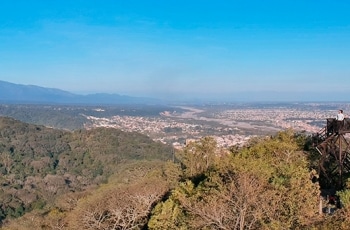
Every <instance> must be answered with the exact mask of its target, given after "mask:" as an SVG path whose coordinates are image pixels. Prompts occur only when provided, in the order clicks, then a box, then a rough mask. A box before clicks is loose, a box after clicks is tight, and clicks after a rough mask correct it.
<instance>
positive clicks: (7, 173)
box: [0, 117, 172, 221]
mask: <svg viewBox="0 0 350 230" xmlns="http://www.w3.org/2000/svg"><path fill="white" fill-rule="evenodd" d="M171 156H172V149H171V148H170V147H169V146H165V145H163V144H160V143H155V142H153V141H152V140H151V139H149V138H148V137H146V136H144V135H141V134H138V133H126V132H122V131H120V130H116V129H107V128H99V129H94V130H78V131H75V132H67V131H62V130H56V129H50V128H45V127H44V126H38V125H30V124H26V123H22V122H19V121H17V120H14V119H12V118H4V117H1V118H0V174H1V177H0V183H1V188H0V201H1V202H0V220H1V221H3V220H5V219H9V218H16V217H19V216H21V215H23V214H24V213H26V212H28V211H31V210H35V209H42V208H44V207H46V206H48V205H49V206H50V205H51V204H52V203H53V202H54V200H55V199H56V197H57V196H59V195H62V194H65V193H67V192H81V191H85V190H86V189H87V188H90V187H93V186H97V185H99V184H101V183H104V182H107V179H108V177H109V176H110V175H112V174H114V173H115V172H116V171H117V170H119V168H120V167H124V165H125V164H127V163H130V162H133V161H137V160H167V159H170V158H171Z"/></svg>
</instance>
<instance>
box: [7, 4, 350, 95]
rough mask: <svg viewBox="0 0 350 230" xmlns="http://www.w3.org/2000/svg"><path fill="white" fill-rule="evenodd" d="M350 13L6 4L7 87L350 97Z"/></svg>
mask: <svg viewBox="0 0 350 230" xmlns="http://www.w3.org/2000/svg"><path fill="white" fill-rule="evenodd" d="M349 12H350V2H348V1H322V0H318V1H316V0H315V1H313V0H308V1H305V0H302V1H301V0H293V1H292V0H290V1H281V0H280V1H243V0H242V1H226V0H225V1H223V0H216V1H208V0H201V1H183V0H177V1H172V0H169V1H160V0H159V1H154V0H147V1H133V0H128V1H125V0H123V1H122V0H120V1H119V0H114V1H112V0H99V1H98V0H96V1H93V0H74V1H71V0H70V1H68V0H42V1H40V0H31V1H29V0H16V1H11V0H0V80H3V81H9V82H13V83H18V84H31V85H39V86H43V87H50V88H59V89H63V90H67V91H70V92H73V93H79V94H87V93H97V92H105V93H118V94H124V95H131V96H151V97H163V98H168V97H170V98H200V97H204V98H230V97H231V96H232V95H237V94H246V93H247V92H250V93H252V94H254V93H255V92H259V93H260V94H259V93H257V94H256V95H257V97H258V98H257V99H259V96H258V95H263V94H264V93H265V92H266V95H268V93H267V92H272V91H273V92H277V93H281V95H284V94H283V93H286V94H285V95H288V96H285V98H286V99H290V100H293V99H298V96H299V97H300V95H303V97H309V98H310V100H311V99H316V98H317V96H318V95H320V94H323V95H324V94H329V95H333V98H334V95H337V94H339V95H342V96H343V95H350V87H349V86H350V77H349V75H350V13H349ZM338 99H339V100H341V99H342V98H338Z"/></svg>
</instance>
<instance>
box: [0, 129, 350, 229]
mask: <svg viewBox="0 0 350 230" xmlns="http://www.w3.org/2000/svg"><path fill="white" fill-rule="evenodd" d="M3 127H4V126H3ZM3 127H2V128H3ZM5 130H6V129H5ZM19 133H21V132H19ZM23 133H25V132H23ZM39 133H40V132H39ZM42 135H43V134H42ZM55 135H58V136H56V139H57V140H58V141H56V142H55V143H61V144H59V145H56V147H55V148H56V149H61V152H60V154H57V157H53V159H58V163H56V166H55V167H53V168H52V169H51V170H55V171H50V170H49V169H46V168H44V169H45V170H48V171H43V170H34V169H33V170H32V171H30V170H29V172H31V173H33V175H31V176H28V175H26V174H24V176H23V174H20V175H22V177H23V178H22V179H24V181H25V183H24V185H26V183H28V180H31V181H35V180H34V179H33V178H36V177H38V178H41V180H42V182H41V183H46V184H45V186H46V187H45V188H46V190H44V188H43V189H42V191H46V192H47V194H46V196H45V195H42V196H41V198H40V199H38V200H42V201H44V203H43V204H40V203H38V202H34V201H35V198H33V201H32V203H31V202H30V201H29V198H28V201H27V203H28V204H31V205H32V206H33V208H32V209H31V211H30V210H29V211H30V212H26V211H27V210H21V209H18V210H15V212H14V213H20V215H23V216H21V217H19V218H16V219H12V220H9V219H6V220H7V223H6V224H5V225H4V226H3V229H8V230H15V229H24V230H25V229H62V230H63V229H67V230H68V229H69V230H70V229H348V228H347V227H348V226H349V224H350V223H349V222H350V221H349V220H350V218H349V217H350V195H349V194H350V192H349V191H350V190H347V189H345V190H344V191H341V192H339V194H338V195H339V196H340V198H341V200H342V204H343V207H342V209H340V210H337V211H336V212H335V213H334V214H333V215H325V214H320V213H319V194H320V188H319V185H318V183H317V182H312V180H311V177H312V175H313V174H314V172H313V170H312V168H311V167H312V165H313V164H311V163H313V162H309V159H310V158H309V153H308V152H305V148H304V145H305V143H306V142H307V140H306V137H305V136H302V135H297V134H296V133H294V132H293V131H292V130H286V131H283V132H280V133H277V134H276V135H275V136H273V137H266V138H263V139H254V140H252V141H251V142H250V143H248V145H247V146H245V147H243V148H232V149H231V150H227V149H220V148H218V147H217V146H216V142H215V140H214V139H213V138H211V137H205V138H203V139H201V140H199V141H197V142H193V143H190V144H189V145H188V146H186V147H185V148H184V149H183V150H181V151H178V152H177V153H176V162H170V161H165V160H166V158H163V159H164V160H163V161H160V160H159V159H157V160H156V158H162V157H164V153H163V152H164V150H166V148H165V149H162V148H163V147H160V146H158V147H155V146H157V144H155V143H154V144H146V141H145V139H143V138H146V137H144V136H142V137H141V136H138V135H137V134H128V135H131V136H132V137H133V140H130V139H128V138H125V136H123V135H124V134H123V135H122V134H120V133H119V132H118V131H112V130H109V129H99V130H98V132H97V131H95V132H94V131H79V132H73V133H69V134H66V133H64V132H63V133H60V134H57V133H55ZM15 136H16V135H15ZM34 137H35V138H38V137H37V136H35V135H34ZM63 137H64V138H65V139H64V138H63ZM28 138H29V137H28ZM31 138H33V137H31ZM62 138H63V139H62ZM11 139H13V137H12V136H11ZM23 140H24V139H23ZM23 140H22V139H21V140H18V138H17V141H18V143H22V142H21V141H23ZM7 141H8V142H10V143H14V141H13V140H11V141H9V140H7ZM8 142H6V141H3V143H8ZM93 143H95V144H93ZM97 143H103V144H100V145H98V144H97ZM122 143H123V144H122ZM125 143H127V144H125ZM124 144H125V145H124ZM66 145H68V146H69V148H68V149H70V151H71V152H70V153H69V154H67V152H66V151H67V149H66V148H65V147H64V146H66ZM16 146H17V145H16ZM24 146H25V145H24ZM58 146H61V147H62V148H58ZM55 148H53V149H55ZM4 149H5V150H6V149H9V147H8V146H7V147H5V148H4ZM4 149H3V150H4ZM39 149H40V148H39ZM14 150H15V151H13V152H14V153H16V154H17V152H20V151H17V147H16V148H15V149H14ZM51 150H52V149H51ZM73 150H74V151H73ZM4 152H5V154H3V155H2V156H5V157H3V160H2V164H1V167H2V170H3V177H4V178H6V179H7V180H6V181H9V175H10V174H11V172H14V171H12V170H14V169H13V168H12V166H11V164H9V163H6V162H7V161H6V159H8V160H10V162H11V160H12V162H14V159H18V158H14V159H13V158H12V157H11V156H13V155H16V154H13V155H11V154H10V153H8V152H6V151H3V153H4ZM10 152H11V151H10ZM42 152H43V153H44V152H45V150H42ZM47 152H50V151H46V153H47ZM52 152H54V151H52ZM165 152H166V151H165ZM6 153H8V154H9V156H10V157H8V155H6ZM113 153H114V154H113ZM162 153H163V154H162ZM18 154H19V153H18ZM33 154H34V156H37V155H36V154H38V153H37V152H33ZM110 154H111V156H110ZM43 155H45V154H43ZM53 156H56V155H55V154H53ZM73 156H74V158H72V157H73ZM126 156H129V157H130V158H132V159H133V160H132V161H131V160H130V158H128V159H129V160H126V159H127V157H126ZM42 157H43V156H42ZM19 159H22V158H19ZM37 159H41V158H40V157H37ZM49 159H50V160H51V159H52V158H49ZM62 161H63V163H61V162H62ZM20 162H23V159H22V160H21V161H20ZM48 162H51V161H48ZM62 164H63V165H65V168H63V167H62ZM48 165H50V164H48ZM88 165H89V166H90V167H87V166H88ZM80 167H81V168H80ZM49 168H50V167H49ZM23 170H24V169H23ZM26 170H28V169H26ZM94 170H95V171H94ZM96 170H99V172H96ZM18 172H20V171H18ZM50 172H55V174H54V173H50ZM63 172H64V174H62V173H63ZM74 172H77V173H76V174H74ZM105 173H106V174H105ZM67 174H71V175H75V180H72V182H70V183H72V184H75V182H76V181H82V180H85V181H86V184H84V185H85V186H81V187H78V186H77V185H75V186H76V187H73V185H71V186H68V188H69V189H70V190H69V189H67V190H64V189H63V188H64V187H65V186H67V184H66V183H62V182H59V181H60V180H59V179H57V178H56V177H58V176H60V175H67ZM78 175H80V177H79V176H78ZM13 177H14V176H13ZM17 177H18V176H17ZM72 178H74V177H72ZM98 178H99V179H98ZM102 178H104V179H102ZM14 181H17V182H18V181H20V179H18V178H17V180H14ZM38 181H39V180H38ZM53 181H56V182H55V183H54V182H53ZM98 181H104V182H105V183H98ZM18 183H19V182H18ZM80 184H83V183H81V182H80ZM38 185H40V183H39V182H37V184H35V186H38ZM7 186H9V185H7ZM11 186H12V184H11ZM12 188H13V187H12ZM22 188H27V187H25V186H23V187H22ZM73 188H74V189H73ZM78 188H79V189H78ZM16 189H17V191H16V192H17V193H16V194H20V193H19V191H22V190H21V188H16ZM13 190H14V189H12V191H13ZM34 190H35V189H34ZM24 191H26V190H24ZM38 191H39V190H38ZM27 192H29V190H28V191H27ZM59 192H64V195H62V196H59V195H58V194H59ZM39 195H40V193H39V192H38V193H36V197H38V196H39ZM50 195H54V196H53V197H54V199H52V198H51V199H50ZM7 197H8V196H7ZM12 197H15V196H12ZM23 197H26V196H23ZM51 197H52V196H51ZM2 200H3V201H5V202H4V203H5V204H6V196H4V195H3V196H2ZM23 200H25V199H23ZM23 200H22V199H18V202H24V201H23ZM15 201H16V200H15V199H12V200H11V202H13V203H11V205H14V202H15ZM9 204H10V203H9ZM34 204H35V205H36V206H34ZM3 210H7V209H3ZM7 216H9V214H8V213H7ZM13 217H15V216H13Z"/></svg>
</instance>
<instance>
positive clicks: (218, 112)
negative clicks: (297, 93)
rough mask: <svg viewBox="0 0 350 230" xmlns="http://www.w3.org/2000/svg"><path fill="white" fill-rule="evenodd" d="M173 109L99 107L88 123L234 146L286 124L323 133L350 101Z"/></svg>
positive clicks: (175, 140) (348, 110)
mask: <svg viewBox="0 0 350 230" xmlns="http://www.w3.org/2000/svg"><path fill="white" fill-rule="evenodd" d="M169 108H170V110H167V109H165V110H163V111H161V112H159V113H158V115H157V116H154V115H153V116H138V115H135V114H132V115H120V114H116V115H109V116H103V115H102V114H103V113H105V112H106V109H108V108H102V107H101V108H95V109H94V110H95V112H100V113H101V115H98V114H97V115H96V113H95V115H88V113H86V114H83V115H84V116H85V117H86V119H87V120H88V121H89V122H87V123H86V124H85V128H88V129H91V128H94V127H113V128H117V129H121V130H123V131H127V132H139V133H143V134H145V135H147V136H149V137H151V138H152V139H153V140H155V141H160V142H163V143H167V144H172V145H173V146H174V147H176V148H181V147H183V146H184V145H185V144H186V143H187V142H188V141H191V140H196V139H199V138H201V137H204V136H212V137H214V138H215V139H216V141H217V143H218V145H219V146H221V147H229V146H233V145H242V144H244V143H246V142H247V141H248V140H249V139H251V138H252V137H256V136H264V135H272V134H274V133H276V132H278V131H280V130H285V129H293V130H295V131H297V132H304V133H306V134H313V133H317V132H318V131H320V129H322V128H323V127H324V126H325V125H326V119H327V118H334V117H335V116H336V114H337V111H338V110H339V109H343V110H344V112H345V116H346V117H349V115H350V105H349V104H347V103H251V104H230V105H227V104H221V105H215V104H214V105H201V106H198V105H196V106H193V105H185V106H172V107H169ZM347 114H348V115H347Z"/></svg>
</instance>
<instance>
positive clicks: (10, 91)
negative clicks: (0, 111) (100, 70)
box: [0, 81, 161, 105]
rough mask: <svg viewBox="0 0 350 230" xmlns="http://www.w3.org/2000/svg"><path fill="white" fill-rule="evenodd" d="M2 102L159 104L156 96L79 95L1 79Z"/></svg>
mask: <svg viewBox="0 0 350 230" xmlns="http://www.w3.org/2000/svg"><path fill="white" fill-rule="evenodd" d="M0 102H2V103H10V104H19V103H25V104H28V103H33V104H46V103H57V104H82V105H87V104H88V105H101V104H104V105H114V104H159V103H161V101H160V100H158V99H154V98H144V97H131V96H124V95H119V94H105V93H98V94H88V95H79V94H74V93H70V92H68V91H64V90H60V89H55V88H45V87H40V86H35V85H21V84H14V83H10V82H6V81H0Z"/></svg>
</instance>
